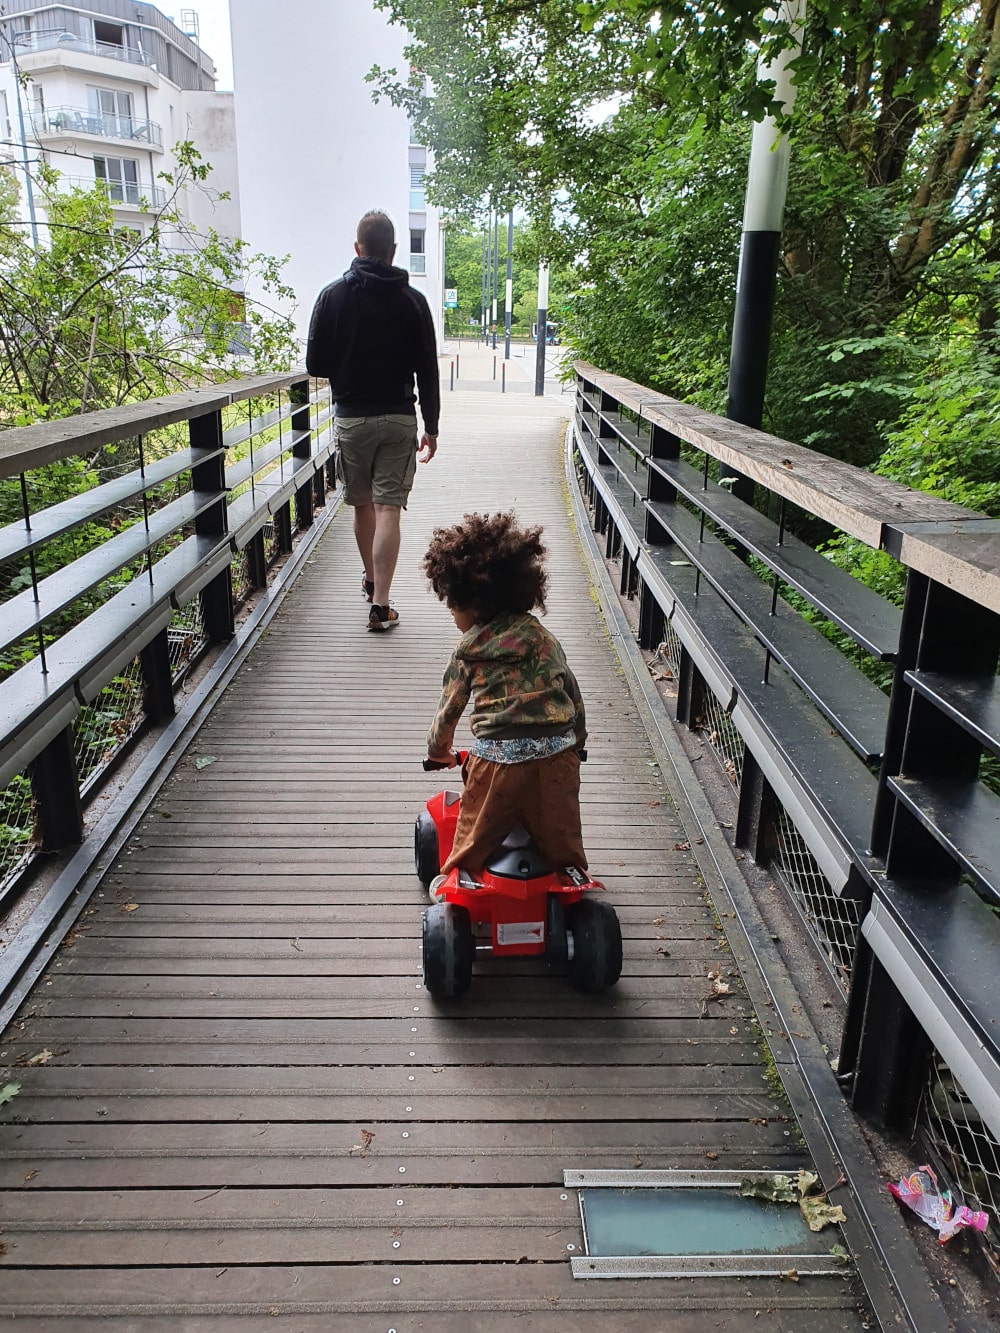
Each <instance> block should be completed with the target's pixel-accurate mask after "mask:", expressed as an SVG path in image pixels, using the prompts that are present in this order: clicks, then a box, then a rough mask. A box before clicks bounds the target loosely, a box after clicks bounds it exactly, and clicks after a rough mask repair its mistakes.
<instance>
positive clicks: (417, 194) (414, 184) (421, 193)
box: [410, 167, 427, 209]
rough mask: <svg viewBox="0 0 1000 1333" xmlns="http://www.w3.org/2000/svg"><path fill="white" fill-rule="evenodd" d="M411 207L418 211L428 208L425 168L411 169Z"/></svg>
mask: <svg viewBox="0 0 1000 1333" xmlns="http://www.w3.org/2000/svg"><path fill="white" fill-rule="evenodd" d="M410 207H411V208H416V209H421V208H426V207H427V194H426V192H425V190H424V168H423V167H410Z"/></svg>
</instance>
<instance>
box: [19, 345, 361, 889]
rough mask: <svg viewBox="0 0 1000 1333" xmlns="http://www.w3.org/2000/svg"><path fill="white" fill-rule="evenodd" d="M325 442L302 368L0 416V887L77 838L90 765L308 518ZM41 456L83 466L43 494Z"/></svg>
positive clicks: (225, 623) (128, 737) (318, 405)
mask: <svg viewBox="0 0 1000 1333" xmlns="http://www.w3.org/2000/svg"><path fill="white" fill-rule="evenodd" d="M332 457H333V433H332V407H331V404H330V402H329V392H328V390H327V389H326V388H325V387H324V389H323V390H322V391H320V390H318V389H315V390H314V391H313V392H312V394H311V393H310V381H309V380H308V379H307V378H305V374H304V372H303V371H301V370H299V371H297V372H293V373H289V374H285V375H264V376H258V377H254V378H248V379H243V380H236V381H233V382H231V383H229V384H224V385H218V386H212V387H210V388H205V389H200V390H195V391H193V392H189V393H183V394H176V395H173V396H171V397H168V398H161V399H155V400H151V401H149V402H144V403H137V404H131V405H129V406H126V407H121V408H114V409H110V410H108V411H103V412H94V413H89V414H87V415H86V416H82V417H74V418H69V419H66V420H58V421H51V422H45V423H40V424H38V425H35V426H27V427H23V428H20V429H15V430H9V431H5V432H2V433H0V501H2V503H3V508H4V511H5V513H6V515H7V517H8V522H7V524H6V526H3V527H0V900H2V899H3V898H4V897H10V896H11V895H13V894H14V893H15V892H16V890H17V888H18V886H19V884H20V883H21V882H22V879H23V876H22V872H23V870H24V869H25V866H26V865H27V864H28V863H29V862H30V861H31V860H32V858H34V857H35V856H37V855H38V854H39V853H45V852H58V851H62V850H64V849H68V848H72V847H73V846H75V845H76V844H78V843H79V842H80V841H81V840H82V838H83V837H84V833H85V828H86V819H85V805H86V803H87V800H88V798H89V796H90V794H91V792H92V791H93V790H94V788H95V787H96V786H97V785H98V783H99V781H100V779H101V777H102V775H103V774H105V773H106V772H107V770H108V769H109V767H110V766H111V765H112V764H113V763H114V762H115V761H116V759H117V758H118V757H119V756H120V755H121V754H122V752H123V750H124V749H125V747H127V746H128V745H129V743H130V742H131V741H132V739H133V738H134V737H135V736H136V734H137V733H138V732H139V731H140V730H142V729H143V728H147V727H155V726H158V725H163V724H165V723H166V722H167V721H169V719H170V718H171V717H172V716H173V713H174V702H173V701H174V692H175V690H176V688H177V686H178V684H179V683H180V682H181V680H183V678H184V676H185V674H186V673H187V671H188V670H189V669H190V667H191V665H192V664H193V663H194V661H195V660H196V659H197V657H198V656H199V654H200V653H201V652H202V650H203V649H204V648H206V647H207V646H208V645H211V644H216V643H218V644H221V643H224V642H226V641H227V640H228V639H230V638H231V637H232V635H233V633H234V624H235V621H234V616H235V610H236V607H237V606H238V605H239V603H240V602H241V601H243V600H244V599H245V598H246V597H247V596H249V595H250V594H251V593H252V592H254V591H255V590H256V589H259V588H262V587H264V585H265V584H266V581H267V577H268V570H269V568H270V567H271V565H273V564H274V562H275V560H276V559H277V558H278V557H279V556H280V555H282V554H283V553H285V552H288V551H291V550H292V546H293V538H294V534H295V531H296V529H299V530H302V529H306V528H308V527H310V526H311V525H312V522H313V514H314V509H315V506H316V505H322V504H323V503H324V502H325V497H326V490H327V484H328V483H330V484H333V482H334V478H333V476H332ZM51 465H58V467H59V468H62V469H63V475H64V474H65V473H66V472H67V471H70V472H73V473H74V475H75V476H76V477H77V479H78V481H79V482H80V483H81V484H79V485H74V486H73V487H70V488H68V493H67V494H65V495H64V496H59V497H58V498H56V499H55V500H53V498H52V492H53V488H54V487H56V486H57V485H58V484H59V483H58V480H57V479H56V478H54V477H53V475H52V474H51V473H50V470H49V469H50V466H51ZM39 494H44V495H45V496H46V503H45V504H44V505H42V504H39V503H38V502H37V500H36V495H39ZM12 512H18V513H19V515H20V517H19V518H17V519H16V520H15V521H13V522H11V521H9V517H10V515H11V514H12ZM234 570H235V571H236V577H235V579H234ZM234 585H235V586H234Z"/></svg>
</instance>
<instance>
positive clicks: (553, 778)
mask: <svg viewBox="0 0 1000 1333" xmlns="http://www.w3.org/2000/svg"><path fill="white" fill-rule="evenodd" d="M518 821H520V823H522V824H523V825H524V827H525V828H526V829H527V830H528V832H529V833H530V834H531V837H532V838H533V839H534V841H535V844H536V846H537V847H538V850H539V851H540V852H541V854H542V856H544V857H545V859H546V860H547V861H549V862H550V863H551V864H552V865H553V866H578V867H579V868H580V869H581V870H586V869H587V856H586V853H585V852H584V850H583V834H582V832H581V829H580V756H579V755H578V754H577V753H576V751H575V750H562V751H560V753H559V754H554V755H549V756H548V757H547V758H545V759H529V760H527V761H526V762H525V763H523V764H496V763H494V762H493V761H492V760H490V759H480V758H479V757H478V755H472V754H470V755H469V758H468V762H467V763H466V768H465V791H464V792H463V794H462V807H461V810H460V811H459V815H458V827H457V829H456V830H455V844H454V846H453V847H452V851H451V856H449V857H448V860H447V861H446V862H445V863H444V865H443V866H442V867H441V872H442V874H447V872H448V871H449V870H451V869H452V868H453V867H454V866H457V865H459V866H464V867H465V869H467V870H480V869H482V866H483V862H484V861H485V859H486V858H487V857H488V856H489V855H490V853H491V852H495V851H496V849H497V848H498V847H499V846H500V843H501V842H502V841H503V840H504V838H505V837H506V836H507V834H508V833H509V832H510V830H511V828H512V827H513V825H514V824H515V823H517V822H518Z"/></svg>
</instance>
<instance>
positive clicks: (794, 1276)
mask: <svg viewBox="0 0 1000 1333" xmlns="http://www.w3.org/2000/svg"><path fill="white" fill-rule="evenodd" d="M781 1276H782V1277H786V1278H788V1280H789V1282H798V1280H799V1274H798V1270H797V1269H795V1268H786V1269H785V1271H784V1272H783V1273H782V1275H781Z"/></svg>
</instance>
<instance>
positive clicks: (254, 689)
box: [0, 354, 863, 1333]
mask: <svg viewBox="0 0 1000 1333" xmlns="http://www.w3.org/2000/svg"><path fill="white" fill-rule="evenodd" d="M463 355H464V354H463ZM463 364H464V363H463ZM485 402H486V400H485V399H484V397H483V394H482V392H481V391H479V392H469V391H466V392H464V393H463V392H457V393H455V394H453V395H449V396H448V398H447V399H446V403H445V408H446V411H445V417H444V434H443V436H442V448H441V452H440V455H439V458H438V459H437V460H436V461H435V463H434V464H433V465H432V466H431V467H430V468H427V469H421V470H420V476H419V477H418V485H417V487H416V489H415V491H414V495H413V501H412V504H411V507H410V510H409V511H408V513H407V514H406V516H405V519H404V524H403V531H404V545H403V550H402V554H401V560H400V566H399V573H398V575H397V581H396V584H395V585H394V592H395V599H396V601H397V604H398V606H399V608H400V614H401V621H400V625H399V628H398V629H396V630H394V632H393V633H392V634H391V635H384V636H376V635H369V634H367V633H366V632H365V628H364V625H365V614H366V607H365V605H364V603H363V601H362V600H361V598H360V596H359V589H358V582H359V563H358V559H357V554H356V551H355V549H354V545H353V539H352V536H351V532H350V524H349V516H348V515H346V514H345V515H343V516H341V517H340V518H338V519H337V521H336V522H335V523H334V524H333V525H332V526H331V528H330V530H329V532H328V533H327V536H326V538H325V539H324V542H323V544H322V546H321V547H320V548H319V549H318V551H317V552H316V553H315V555H313V556H312V557H310V560H309V561H308V563H307V565H306V567H305V569H304V571H303V573H302V575H301V576H300V579H299V581H298V583H297V585H296V587H295V588H294V589H293V590H292V592H291V594H290V595H289V597H288V598H287V599H286V601H285V602H284V603H283V604H282V606H281V608H280V610H279V612H278V614H277V615H276V617H275V620H274V621H273V623H272V625H271V627H270V629H269V631H268V633H267V635H266V637H265V638H264V639H262V640H261V642H260V644H259V645H258V646H257V648H256V649H255V650H254V652H253V654H252V655H251V657H250V659H249V661H248V662H247V663H246V664H245V666H244V668H243V669H242V670H241V672H240V674H239V675H238V677H237V678H236V680H235V681H234V682H233V684H232V685H231V686H230V687H229V689H228V690H227V691H226V693H225V695H224V696H223V698H222V699H221V701H220V702H219V704H218V706H217V708H216V709H215V711H214V713H213V714H212V716H211V717H210V719H209V720H208V721H207V722H206V724H205V726H204V727H203V728H202V730H201V731H200V732H199V734H198V735H197V736H196V738H195V740H194V742H193V743H192V745H191V746H190V747H189V750H188V753H187V754H186V755H185V756H184V758H183V759H182V761H181V763H180V764H179V766H178V767H177V769H176V770H175V772H174V774H173V775H172V777H171V778H170V780H169V781H168V782H167V784H166V785H165V786H164V788H163V790H162V791H161V792H160V793H159V794H158V796H157V798H156V799H155V801H154V803H153V805H152V808H151V809H150V811H149V812H148V814H147V817H146V818H145V820H144V822H143V824H142V825H141V826H140V827H139V828H138V829H137V830H136V833H135V835H134V836H133V837H132V838H130V839H129V841H128V843H127V845H126V846H125V847H124V848H123V849H122V852H121V854H120V855H119V856H118V857H117V858H116V859H115V861H114V863H113V865H112V867H111V869H110V870H109V871H108V873H107V875H106V877H105V881H104V883H103V885H102V886H101V893H100V896H95V898H94V899H93V900H92V902H91V905H90V907H89V908H88V909H87V912H86V913H85V915H84V916H83V917H82V918H81V920H80V921H79V922H78V924H77V926H76V927H75V928H74V930H73V931H72V932H71V935H70V938H69V942H68V943H69V947H68V948H64V949H63V950H62V951H61V953H60V955H59V956H58V957H57V958H56V959H55V960H54V961H53V964H52V965H51V967H50V968H49V970H48V972H47V973H46V975H45V977H44V978H43V979H42V981H41V982H40V983H39V985H38V986H37V987H36V989H35V991H34V992H33V994H32V995H31V997H30V998H29V1000H28V1001H27V1003H26V1004H25V1006H24V1008H23V1010H22V1013H21V1014H20V1015H19V1016H18V1019H17V1021H16V1022H15V1024H14V1025H13V1026H12V1027H11V1028H10V1029H9V1030H8V1032H7V1033H6V1034H5V1036H4V1038H3V1039H2V1041H0V1059H2V1060H3V1061H4V1062H6V1063H7V1064H9V1065H11V1066H12V1068H13V1073H12V1075H11V1077H12V1078H14V1079H15V1080H16V1081H17V1082H19V1083H20V1084H21V1090H20V1092H19V1094H18V1095H17V1097H16V1098H15V1099H14V1100H13V1101H12V1102H11V1103H10V1104H9V1105H8V1106H6V1107H4V1108H3V1109H2V1111H0V1120H2V1121H3V1122H4V1123H3V1124H2V1125H0V1186H2V1187H3V1188H4V1189H5V1190H6V1191H8V1197H7V1201H6V1203H7V1206H6V1208H5V1218H6V1219H7V1221H6V1222H5V1233H4V1242H5V1243H6V1244H7V1246H8V1251H7V1254H6V1255H5V1256H4V1258H3V1261H2V1262H0V1308H2V1309H3V1311H4V1314H5V1315H6V1316H7V1317H8V1319H12V1320H13V1321H15V1322H16V1324H17V1326H18V1327H24V1328H26V1329H30V1330H40V1329H47V1328H52V1329H59V1330H64V1329H65V1330H69V1331H70V1333H76V1330H78V1329H80V1328H91V1327H93V1328H102V1329H103V1328H105V1327H114V1326H115V1325H116V1324H117V1325H118V1326H122V1327H126V1328H127V1329H128V1330H129V1333H143V1331H144V1330H147V1329H149V1330H152V1329H156V1330H163V1329H169V1330H173V1329H176V1328H183V1329H185V1330H187V1331H188V1333H193V1331H194V1330H201V1329H206V1330H208V1329H211V1330H212V1331H213V1333H220V1331H221V1330H229V1329H236V1328H237V1327H238V1328H241V1329H242V1328H245V1327H248V1326H249V1327H255V1326H257V1325H260V1326H261V1327H262V1328H263V1327H264V1326H265V1325H266V1327H267V1330H268V1333H271V1331H272V1330H284V1329H289V1330H290V1329H295V1330H296V1333H304V1331H305V1330H312V1329H316V1330H320V1329H322V1330H323V1333H331V1330H333V1331H334V1333H336V1330H338V1329H340V1328H344V1329H347V1328H350V1329H352V1330H353V1329H363V1330H365V1333H372V1330H375V1329H383V1328H385V1329H388V1328H396V1329H397V1330H399V1333H402V1330H403V1329H405V1330H406V1333H412V1331H413V1330H416V1329H419V1328H423V1327H433V1328H434V1329H435V1330H436V1333H475V1331H476V1330H479V1329H482V1330H484V1331H485V1330H489V1333H494V1330H501V1329H502V1330H507V1329H508V1328H511V1327H517V1328H522V1327H523V1328H525V1329H532V1330H538V1331H539V1333H564V1330H573V1333H590V1330H592V1329H595V1330H596V1329H597V1328H598V1327H600V1329H601V1330H606V1329H607V1328H608V1326H609V1324H610V1325H611V1326H612V1327H613V1328H614V1329H615V1330H619V1329H620V1330H624V1331H630V1330H636V1333H638V1331H639V1330H642V1331H644V1333H650V1331H652V1330H656V1331H657V1333H659V1331H660V1330H670V1333H686V1331H687V1330H688V1329H690V1330H691V1331H692V1333H694V1330H695V1329H697V1330H698V1333H702V1330H703V1329H704V1328H705V1327H706V1326H710V1327H712V1328H717V1329H723V1330H733V1331H735V1330H743V1329H745V1328H746V1327H748V1326H750V1325H751V1324H752V1323H754V1321H755V1320H756V1319H757V1318H758V1316H757V1312H758V1311H761V1312H762V1313H761V1315H760V1318H766V1323H767V1326H768V1328H776V1329H788V1330H795V1333H800V1330H801V1329H802V1328H803V1327H806V1326H808V1327H810V1328H817V1329H821V1330H823V1329H854V1328H860V1327H861V1325H862V1322H863V1318H862V1315H861V1314H859V1313H858V1311H859V1308H861V1307H860V1306H859V1302H858V1292H857V1290H856V1287H855V1284H854V1281H853V1279H852V1277H851V1275H850V1274H847V1275H845V1276H844V1277H837V1278H834V1279H823V1280H812V1281H808V1280H804V1281H803V1282H801V1283H799V1284H795V1283H789V1282H780V1281H774V1280H766V1281H761V1280H747V1281H743V1282H732V1281H725V1280H719V1279H715V1278H712V1279H698V1280H695V1281H685V1282H672V1281H665V1280H660V1281H646V1282H639V1281H634V1280H628V1281H618V1282H614V1283H609V1282H579V1281H574V1280H573V1278H572V1276H571V1274H570V1270H569V1264H568V1262H567V1260H568V1257H569V1255H570V1254H571V1253H579V1249H578V1248H577V1249H575V1250H573V1251H570V1250H569V1249H568V1246H570V1245H573V1246H576V1247H579V1245H580V1243H581V1234H580V1222H579V1213H578V1205H577V1200H576V1195H575V1193H574V1192H573V1191H571V1190H564V1189H563V1188H562V1172H563V1170H564V1169H566V1168H573V1167H581V1166H583V1167H592V1168H598V1167H601V1168H608V1167H618V1168H622V1169H634V1168H638V1167H641V1166H646V1167H649V1168H666V1167H681V1168H685V1169H694V1168H697V1167H704V1166H706V1165H708V1164H714V1165H717V1166H720V1167H735V1168H739V1169H751V1168H754V1169H765V1168H775V1169H777V1168H779V1167H785V1168H792V1169H795V1168H797V1167H799V1166H805V1165H807V1164H808V1158H807V1156H806V1154H805V1153H804V1150H803V1148H802V1146H801V1141H800V1139H799V1137H798V1132H797V1128H796V1125H795V1122H794V1119H793V1118H791V1115H790V1112H789V1109H788V1107H787V1105H786V1104H785V1102H784V1101H783V1100H781V1099H780V1098H776V1097H775V1095H774V1090H773V1087H772V1083H771V1081H770V1078H769V1075H768V1064H767V1062H766V1061H765V1060H764V1058H763V1056H762V1053H761V1050H760V1048H759V1045H758V1042H757V1039H756V1034H757V1029H756V1028H755V1027H754V1026H753V1025H752V1022H751V1018H752V1014H751V1009H750V1006H749V1003H748V1002H747V999H746V997H745V995H744V994H743V992H742V990H741V988H740V985H739V981H738V977H737V973H736V968H735V966H734V961H733V959H732V958H731V957H730V956H729V955H728V953H727V952H726V950H725V946H724V944H723V943H722V940H721V936H720V931H719V928H718V922H717V920H716V919H715V918H714V916H713V914H712V912H711V910H710V909H709V907H708V905H707V903H706V902H705V900H704V898H703V896H702V887H701V885H700V882H699V881H698V879H697V877H696V875H695V872H694V861H693V857H692V855H691V852H690V850H689V849H687V848H686V847H685V846H684V839H683V835H682V833H681V831H680V827H679V825H678V823H677V820H676V816H675V813H674V811H673V808H672V806H671V803H670V800H669V797H668V795H667V792H666V789H665V787H664V784H663V781H662V777H661V775H660V772H659V770H658V768H657V767H656V765H655V762H654V759H653V754H652V752H651V749H650V747H649V744H648V741H647V738H646V736H645V735H644V733H643V731H642V729H641V726H640V725H639V721H638V718H637V714H636V710H635V708H634V706H633V704H632V701H631V699H630V697H629V696H628V694H627V692H626V691H625V690H624V688H623V685H622V682H621V678H620V676H619V674H618V673H617V671H616V667H615V659H614V656H613V653H612V650H611V646H610V642H609V640H608V638H607V635H606V632H605V630H604V628H603V624H602V621H601V618H600V615H599V612H598V610H597V608H596V606H595V605H594V603H593V601H592V599H591V597H590V589H589V587H588V584H587V580H586V575H585V573H584V570H583V567H582V565H581V563H580V560H579V552H578V547H577V544H576V538H575V536H574V534H573V533H572V531H571V528H570V526H569V522H568V519H567V514H566V505H565V497H564V494H563V481H562V466H561V451H560V443H561V438H562V432H563V426H562V421H561V416H560V409H559V406H558V404H556V403H553V401H552V400H548V399H546V400H541V401H537V402H536V401H535V400H533V399H532V398H531V397H530V396H518V395H510V396H509V397H508V398H506V399H505V400H500V399H499V398H498V399H497V400H496V405H495V408H496V410H493V409H491V410H490V411H488V412H486V411H484V404H485ZM508 506H513V507H515V508H516V509H517V510H518V512H519V514H520V515H521V516H522V518H524V519H525V520H528V521H532V522H535V521H537V522H541V523H543V524H544V525H545V532H546V540H547V541H548V543H549V545H550V549H551V558H550V574H551V591H550V597H549V604H550V611H551V614H550V615H549V617H548V623H550V624H551V625H552V627H553V629H554V630H555V632H556V633H557V634H558V635H559V636H560V638H561V639H562V641H563V643H564V645H565V647H566V651H567V655H568V657H569V660H570V661H571V663H572V664H573V666H574V669H575V670H576V672H577V674H578V676H579V678H580V681H581V686H582V689H583V693H584V696H585V698H586V700H587V705H588V718H589V723H590V731H591V735H590V739H589V743H588V748H589V751H590V761H589V762H588V764H587V765H586V766H585V767H584V769H583V774H582V777H583V788H582V807H583V813H584V830H585V841H586V845H587V848H588V852H589V854H590V857H591V866H592V869H593V871H594V873H595V874H596V875H597V876H598V877H599V878H600V879H602V880H603V881H604V882H605V883H606V885H607V890H608V896H609V901H611V902H613V903H614V904H615V906H616V909H617V910H618V912H619V916H620V918H621V921H622V929H623V937H624V942H625V969H624V973H623V977H622V980H621V982H620V984H619V986H618V987H617V988H616V989H615V990H614V991H613V992H611V993H610V994H608V995H605V996H584V995H579V994H577V993H576V992H574V991H573V990H572V989H570V988H569V987H568V985H567V984H566V981H565V979H564V978H562V977H560V976H558V975H556V974H553V973H550V972H549V971H548V970H547V969H546V968H545V967H544V965H541V964H538V963H533V962H531V961H527V960H507V961H505V962H497V961H496V960H483V961H481V962H480V963H479V964H477V975H476V977H475V980H474V983H473V989H472V991H471V993H470V994H469V995H468V996H467V997H465V998H464V999H463V1000H462V1001H460V1002H457V1003H454V1004H449V1005H442V1004H437V1003H435V1002H434V1001H432V1000H431V998H430V997H429V996H428V995H427V994H426V992H425V991H424V990H423V987H422V985H421V982H420V975H419V938H420V912H421V910H422V907H423V905H424V903H425V901H426V899H425V897H424V896H423V894H422V892H421V890H420V887H419V885H418V884H417V882H416V880H415V877H414V874H413V865H412V854H411V847H412V841H411V840H412V826H413V819H414V817H415V815H416V813H417V812H418V811H419V809H420V808H421V806H422V804H423V802H424V800H425V799H426V798H427V797H428V796H429V795H430V794H431V793H432V792H433V791H434V790H435V789H436V788H437V787H438V786H440V785H452V786H454V785H455V775H453V774H449V775H445V776H444V778H443V779H442V777H441V776H440V775H428V774H423V773H422V771H421V769H420V764H419V761H420V758H421V757H422V754H423V742H424V736H425V733H426V729H427V726H428V723H429V721H430V718H431V716H432V713H433V710H434V707H435V704H436V700H437V694H438V690H439V687H440V680H441V673H442V670H443V667H444V664H445V661H446V659H447V654H448V651H449V649H450V646H451V644H452V643H453V642H454V638H455V632H454V627H453V625H452V623H451V620H450V617H449V616H448V613H447V611H446V610H445V609H444V608H442V607H441V606H440V605H438V604H437V603H436V602H435V601H434V600H433V598H432V597H431V596H430V594H429V593H428V591H427V589H426V586H425V583H424V580H423V576H422V574H421V573H420V569H419V561H420V557H421V554H422V551H423V549H424V547H425V544H426V540H427V536H428V533H429V532H430V530H431V529H432V528H433V527H434V526H435V525H436V524H438V523H441V522H447V521H450V520H451V519H453V518H457V517H460V516H461V514H462V513H463V512H465V511H466V510H468V509H470V508H475V507H479V508H489V509H491V510H496V509H499V508H505V507H508ZM205 758H210V759H211V762H210V763H209V764H208V765H207V766H203V767H201V768H198V767H197V766H196V763H197V760H198V759H205ZM720 969H721V972H722V975H724V976H725V977H726V979H727V980H728V981H729V982H730V984H731V986H732V994H731V995H730V996H729V997H727V998H725V999H721V1000H711V1001H710V1000H709V999H708V998H707V997H708V993H709V990H710V980H709V973H712V972H716V971H719V970H720ZM43 1052H48V1054H47V1055H45V1058H44V1060H38V1059H37V1057H38V1056H39V1055H40V1054H41V1053H43ZM32 1061H35V1062H34V1063H32ZM362 1131H364V1132H362ZM369 1136H370V1137H369ZM397 1200H401V1201H402V1202H400V1203H397V1202H396V1201H397ZM396 1242H398V1249H394V1248H393V1245H394V1243H396ZM831 1243H832V1241H831ZM394 1279H398V1281H394Z"/></svg>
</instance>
